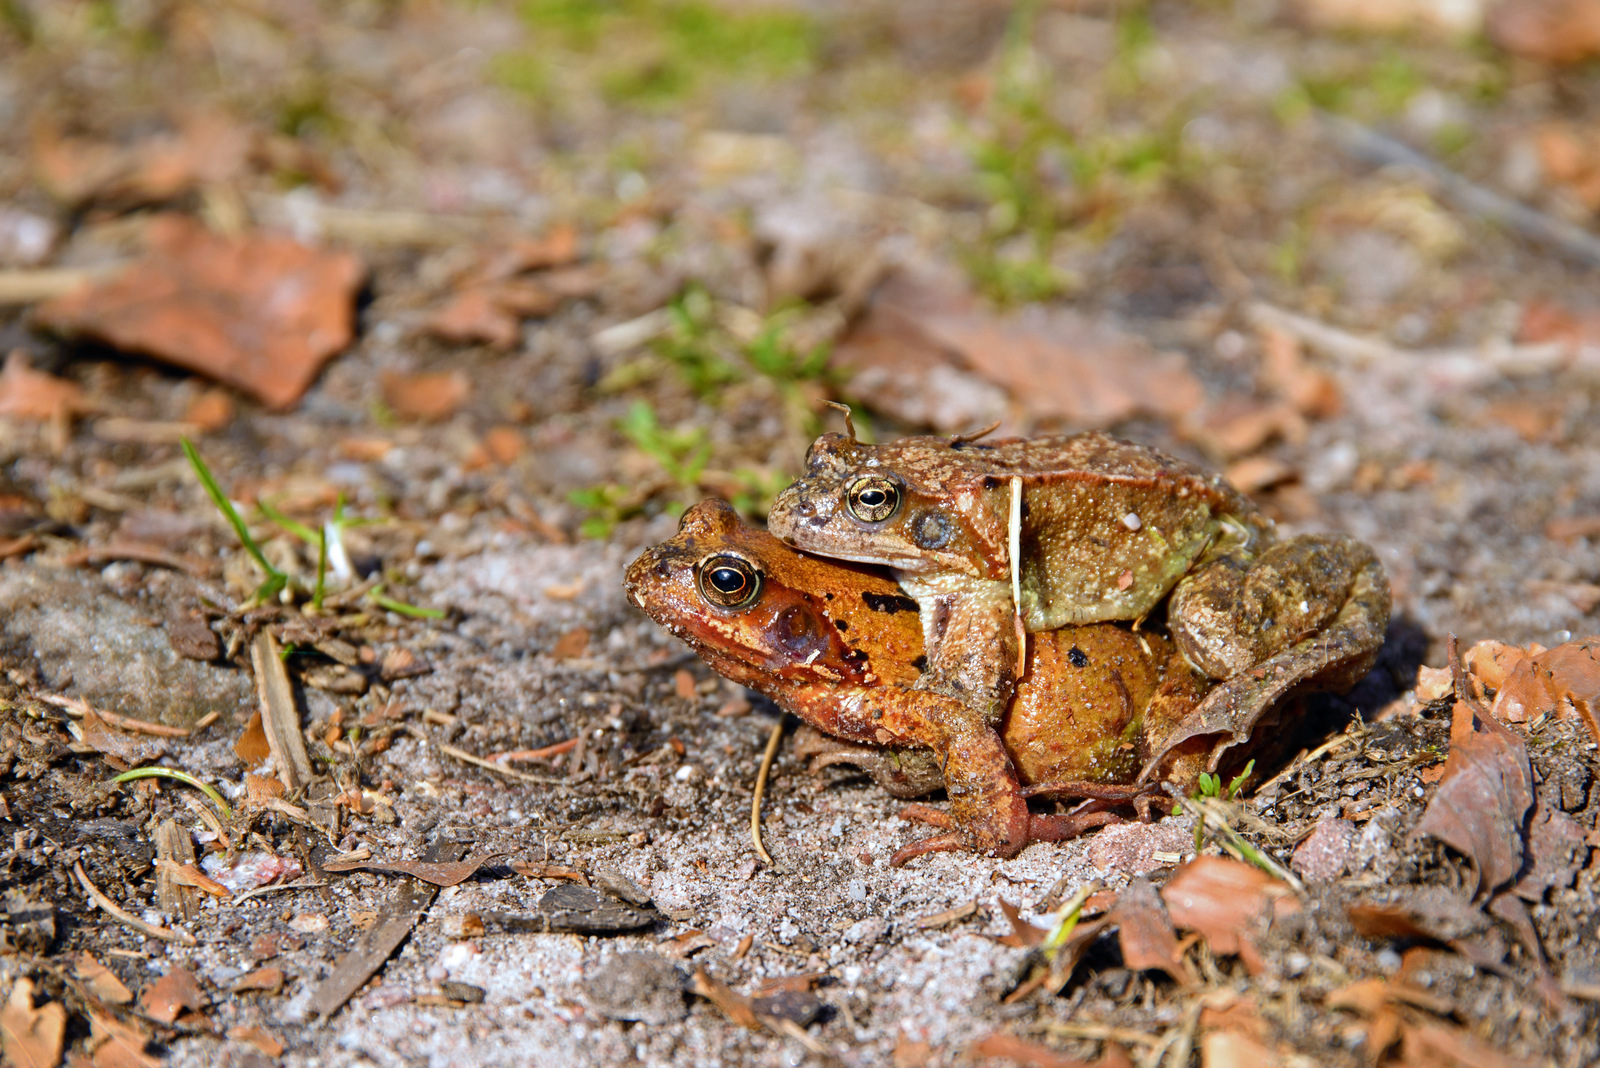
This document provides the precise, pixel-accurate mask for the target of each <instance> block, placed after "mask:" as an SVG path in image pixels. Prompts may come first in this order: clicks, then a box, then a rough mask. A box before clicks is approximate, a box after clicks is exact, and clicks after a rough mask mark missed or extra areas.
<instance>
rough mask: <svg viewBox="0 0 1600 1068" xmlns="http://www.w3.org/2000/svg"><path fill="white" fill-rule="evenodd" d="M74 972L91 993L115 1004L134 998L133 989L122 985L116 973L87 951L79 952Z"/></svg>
mask: <svg viewBox="0 0 1600 1068" xmlns="http://www.w3.org/2000/svg"><path fill="white" fill-rule="evenodd" d="M72 974H73V975H74V976H75V977H76V978H78V979H80V980H82V982H83V984H84V985H85V986H86V987H88V988H89V993H91V994H93V995H94V996H95V997H97V998H99V999H100V1000H101V1001H109V1002H110V1003H111V1004H113V1005H126V1004H127V1003H128V1002H130V1001H132V1000H133V991H131V990H129V989H128V988H127V987H125V986H123V985H122V980H121V979H118V978H117V976H116V973H114V972H113V971H112V970H111V969H110V968H107V967H106V966H105V965H104V964H101V963H100V962H99V961H97V960H95V959H94V958H93V957H91V956H89V954H87V953H79V954H78V956H77V957H76V958H75V959H74V960H73V963H72Z"/></svg>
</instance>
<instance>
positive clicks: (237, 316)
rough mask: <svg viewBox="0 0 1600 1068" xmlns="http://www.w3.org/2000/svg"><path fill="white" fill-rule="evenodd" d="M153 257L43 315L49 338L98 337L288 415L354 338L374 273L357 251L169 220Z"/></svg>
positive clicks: (152, 244) (159, 228) (46, 307)
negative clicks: (364, 285) (362, 296)
mask: <svg viewBox="0 0 1600 1068" xmlns="http://www.w3.org/2000/svg"><path fill="white" fill-rule="evenodd" d="M148 238H149V249H148V251H147V252H146V254H145V255H144V257H143V258H141V259H140V260H139V261H137V262H136V263H133V264H131V265H130V266H129V267H128V268H127V269H125V270H124V271H123V272H122V273H120V274H118V275H116V276H114V277H112V278H110V279H107V280H106V281H104V282H99V283H95V284H92V285H90V286H88V287H86V288H84V289H80V290H77V291H75V292H73V293H70V294H67V295H65V296H61V297H57V298H56V299H54V300H51V301H49V302H47V303H45V304H43V305H41V306H40V307H39V308H37V309H36V310H35V313H34V315H35V319H36V321H37V322H38V323H39V324H40V325H42V326H45V327H47V328H49V329H51V330H56V331H60V332H62V333H67V334H82V335H87V336H89V337H94V338H97V339H99V340H101V341H104V342H106V343H107V344H110V345H114V346H116V347H117V348H120V349H125V350H127V351H129V352H139V353H143V354H145V355H148V356H151V357H153V358H155V359H158V360H163V361H165V362H167V363H172V364H175V365H177V366H179V367H183V368H185V369H187V370H190V371H194V372H196V373H198V374H203V375H208V376H210V377H212V378H215V379H217V380H219V381H222V382H226V383H228V384H229V385H232V386H236V387H237V388H239V389H242V390H245V391H246V392H248V393H251V394H253V395H255V396H256V397H257V398H259V399H260V400H261V401H262V402H263V403H265V404H267V405H268V406H269V407H273V408H280V409H281V408H287V407H289V406H290V405H292V404H294V402H295V401H297V400H299V398H300V395H301V394H302V393H304V392H305V390H306V388H307V387H308V386H310V385H311V382H312V380H313V379H314V378H316V376H317V373H318V372H319V371H320V370H321V368H322V365H323V364H324V363H326V362H327V361H328V360H329V359H331V358H332V357H333V356H334V355H335V354H337V353H338V352H340V351H342V350H343V349H344V348H345V347H346V346H347V345H349V344H350V341H351V339H352V338H353V337H354V336H355V293H356V290H357V288H358V287H359V286H360V285H361V282H362V279H363V278H364V277H365V273H366V272H365V269H364V268H363V267H362V265H361V262H360V261H359V260H358V259H356V257H355V256H354V255H352V254H351V253H348V252H329V251H325V250H320V249H314V248H311V247H309V246H306V245H302V244H300V243H299V242H297V241H294V240H292V239H290V238H287V237H281V236H275V235H268V234H246V235H244V236H241V237H219V236H216V235H214V234H211V233H209V232H207V231H206V230H205V229H204V228H203V227H201V226H200V225H199V224H197V223H195V222H193V221H192V220H190V219H187V218H184V217H182V216H176V215H164V216H160V217H158V218H157V219H155V220H154V221H153V222H151V223H150V225H149V230H148Z"/></svg>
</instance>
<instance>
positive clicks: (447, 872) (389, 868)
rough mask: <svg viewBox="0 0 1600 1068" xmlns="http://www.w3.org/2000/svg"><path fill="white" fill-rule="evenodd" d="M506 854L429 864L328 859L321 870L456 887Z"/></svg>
mask: <svg viewBox="0 0 1600 1068" xmlns="http://www.w3.org/2000/svg"><path fill="white" fill-rule="evenodd" d="M505 855H506V853H505V851H504V850H501V851H500V852H497V853H479V854H478V855H477V856H473V857H468V858H467V859H466V860H456V861H439V862H430V861H426V860H393V861H385V860H375V859H372V860H330V861H328V862H327V863H325V864H323V865H322V870H323V871H328V872H335V873H338V872H346V871H375V872H381V873H383V874H385V875H411V876H415V877H416V878H418V879H421V880H422V881H423V882H425V883H430V884H432V885H434V886H455V885H456V884H457V883H461V882H465V881H466V880H468V879H470V878H472V876H473V875H474V874H476V872H477V870H478V869H479V868H481V867H483V866H484V865H485V864H487V863H488V862H489V861H491V860H494V859H495V858H496V857H503V856H505Z"/></svg>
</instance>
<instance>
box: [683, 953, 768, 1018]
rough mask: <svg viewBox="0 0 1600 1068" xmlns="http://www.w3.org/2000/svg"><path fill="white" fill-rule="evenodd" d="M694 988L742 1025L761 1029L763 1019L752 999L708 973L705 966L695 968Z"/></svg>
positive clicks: (728, 1016) (697, 992) (724, 1013)
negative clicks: (757, 1012)
mask: <svg viewBox="0 0 1600 1068" xmlns="http://www.w3.org/2000/svg"><path fill="white" fill-rule="evenodd" d="M693 989H694V992H695V993H696V994H699V995H700V996H701V997H703V998H705V999H706V1000H707V1001H709V1002H711V1003H712V1004H713V1005H715V1006H716V1007H717V1008H719V1009H721V1010H722V1012H723V1015H725V1016H727V1018H728V1019H730V1020H732V1021H733V1022H734V1023H736V1024H738V1025H739V1026H740V1027H743V1028H747V1029H748V1030H751V1031H759V1030H761V1020H760V1018H759V1017H758V1016H756V1011H755V1009H754V1008H753V1007H752V1006H751V1004H750V999H749V998H747V997H745V996H744V995H743V994H739V993H735V992H734V990H733V988H732V987H730V986H729V985H728V984H727V983H724V982H722V981H721V980H719V979H713V978H712V977H711V976H710V975H707V974H706V970H705V969H704V968H696V969H695V970H694V986H693Z"/></svg>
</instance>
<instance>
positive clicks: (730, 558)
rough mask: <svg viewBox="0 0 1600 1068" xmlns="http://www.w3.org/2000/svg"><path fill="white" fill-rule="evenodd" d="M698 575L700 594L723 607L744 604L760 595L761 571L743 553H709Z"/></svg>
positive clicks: (737, 606)
mask: <svg viewBox="0 0 1600 1068" xmlns="http://www.w3.org/2000/svg"><path fill="white" fill-rule="evenodd" d="M695 577H696V579H697V580H698V582H699V585H700V596H702V597H704V598H705V599H706V600H708V601H710V602H711V603H712V604H714V605H717V606H719V607H722V608H744V607H746V606H747V605H749V604H751V603H753V602H754V601H755V599H756V598H757V597H759V596H761V572H760V571H757V570H756V568H755V565H754V564H752V563H750V561H748V560H746V559H745V558H744V557H742V556H734V555H733V554H731V553H721V554H719V555H717V556H711V557H707V558H706V559H705V560H702V561H701V562H700V567H699V570H698V571H697V572H696V576H695Z"/></svg>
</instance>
